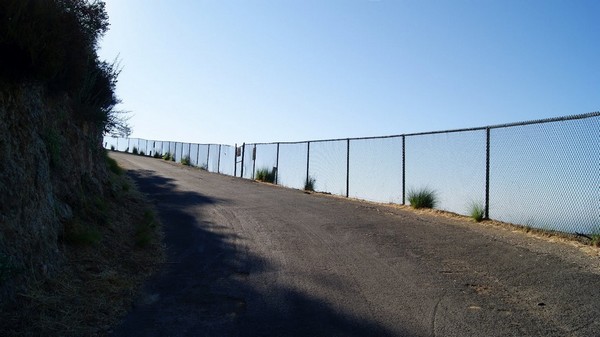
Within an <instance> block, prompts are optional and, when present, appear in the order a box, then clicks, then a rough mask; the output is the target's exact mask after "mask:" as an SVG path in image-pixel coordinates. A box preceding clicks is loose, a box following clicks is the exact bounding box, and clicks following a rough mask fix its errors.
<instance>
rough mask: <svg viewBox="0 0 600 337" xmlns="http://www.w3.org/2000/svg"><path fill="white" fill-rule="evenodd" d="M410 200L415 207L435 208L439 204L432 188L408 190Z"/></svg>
mask: <svg viewBox="0 0 600 337" xmlns="http://www.w3.org/2000/svg"><path fill="white" fill-rule="evenodd" d="M408 202H410V205H411V206H412V207H413V208H417V209H418V208H434V207H435V206H436V205H437V195H436V193H435V191H434V190H432V189H430V188H427V187H426V188H421V189H417V190H409V191H408Z"/></svg>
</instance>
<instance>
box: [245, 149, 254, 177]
mask: <svg viewBox="0 0 600 337" xmlns="http://www.w3.org/2000/svg"><path fill="white" fill-rule="evenodd" d="M253 153H254V144H246V145H244V148H243V151H242V155H243V157H244V160H243V162H244V167H243V171H244V172H243V173H244V175H243V176H242V177H243V178H246V179H254V156H253Z"/></svg>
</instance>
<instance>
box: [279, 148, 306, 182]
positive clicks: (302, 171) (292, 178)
mask: <svg viewBox="0 0 600 337" xmlns="http://www.w3.org/2000/svg"><path fill="white" fill-rule="evenodd" d="M307 150H308V148H307V143H298V144H281V145H279V168H278V177H277V182H278V183H279V184H280V185H283V186H286V187H291V188H298V189H303V188H304V184H305V183H306V155H307Z"/></svg>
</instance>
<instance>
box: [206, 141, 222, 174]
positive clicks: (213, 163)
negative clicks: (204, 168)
mask: <svg viewBox="0 0 600 337" xmlns="http://www.w3.org/2000/svg"><path fill="white" fill-rule="evenodd" d="M208 151H209V155H208V171H209V172H219V153H220V150H219V145H216V144H210V145H209V149H208Z"/></svg>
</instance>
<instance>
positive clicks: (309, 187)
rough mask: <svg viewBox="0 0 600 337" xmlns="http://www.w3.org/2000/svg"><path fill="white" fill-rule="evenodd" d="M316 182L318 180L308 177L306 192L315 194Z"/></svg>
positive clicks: (305, 186) (305, 185)
mask: <svg viewBox="0 0 600 337" xmlns="http://www.w3.org/2000/svg"><path fill="white" fill-rule="evenodd" d="M316 182H317V180H316V179H315V178H313V177H311V176H308V177H307V178H306V182H305V183H304V190H305V191H309V192H314V190H315V183H316Z"/></svg>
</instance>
